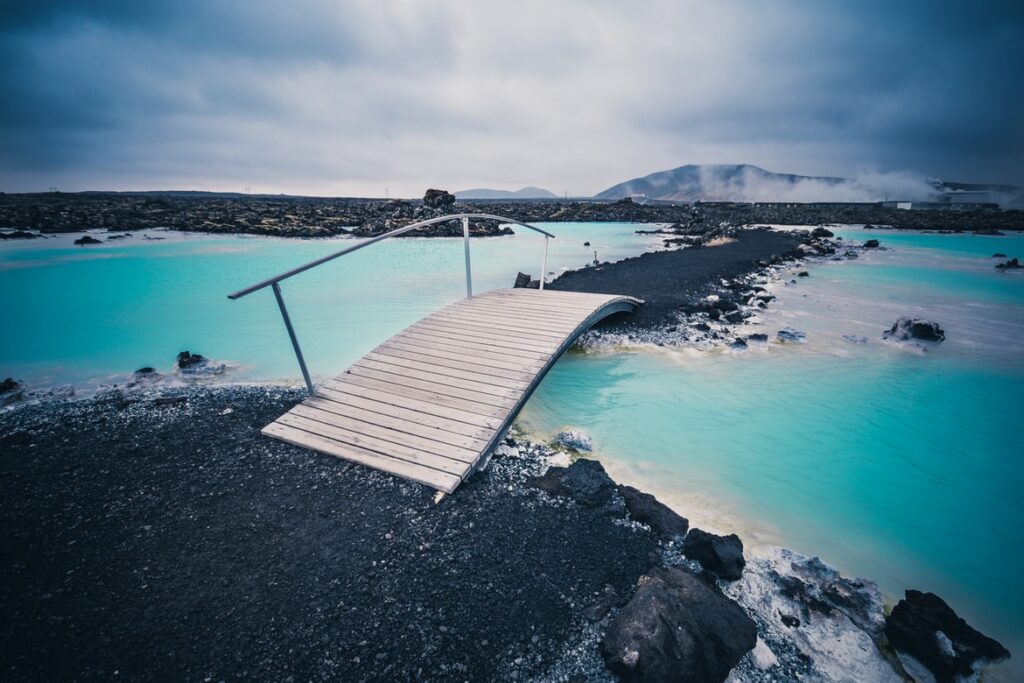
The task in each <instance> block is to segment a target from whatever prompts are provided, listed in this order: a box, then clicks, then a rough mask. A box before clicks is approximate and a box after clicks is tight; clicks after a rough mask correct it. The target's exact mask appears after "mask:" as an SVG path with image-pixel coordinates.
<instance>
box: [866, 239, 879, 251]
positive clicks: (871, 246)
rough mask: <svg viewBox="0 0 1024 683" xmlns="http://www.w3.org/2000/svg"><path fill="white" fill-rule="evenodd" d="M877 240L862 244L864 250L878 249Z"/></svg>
mask: <svg viewBox="0 0 1024 683" xmlns="http://www.w3.org/2000/svg"><path fill="white" fill-rule="evenodd" d="M878 246H879V244H878V240H868V241H867V242H865V243H864V248H865V249H878Z"/></svg>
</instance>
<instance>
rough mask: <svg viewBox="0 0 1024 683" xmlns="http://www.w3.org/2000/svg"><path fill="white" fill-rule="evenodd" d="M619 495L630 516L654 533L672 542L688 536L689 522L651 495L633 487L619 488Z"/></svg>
mask: <svg viewBox="0 0 1024 683" xmlns="http://www.w3.org/2000/svg"><path fill="white" fill-rule="evenodd" d="M619 493H620V494H622V497H623V499H624V500H625V501H626V510H628V511H629V515H630V516H631V517H632V518H633V519H635V520H636V521H638V522H640V523H641V524H646V525H647V526H649V527H651V530H652V531H654V533H656V534H658V535H659V536H661V537H662V538H665V539H670V540H671V539H673V538H681V537H683V536H686V531H687V529H689V528H690V522H689V520H687V519H686V518H685V517H681V516H680V515H678V514H676V513H675V511H674V510H672V508H670V507H669V506H667V505H665V504H664V503H662V502H660V501H659V500H658V499H657V498H655V497H654V496H652V495H651V494H649V493H644V492H643V491H638V490H637V489H635V488H633V487H632V486H619Z"/></svg>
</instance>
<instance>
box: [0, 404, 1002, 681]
mask: <svg viewBox="0 0 1024 683" xmlns="http://www.w3.org/2000/svg"><path fill="white" fill-rule="evenodd" d="M170 398H173V399H175V400H168V399H170ZM301 398H302V394H301V392H299V391H297V390H294V389H283V388H276V387H269V388H268V387H222V388H201V387H191V388H178V389H175V390H173V391H172V392H171V394H168V393H167V391H166V390H154V389H151V388H139V389H137V390H136V391H135V392H133V393H131V394H129V395H127V400H120V401H116V400H112V399H110V398H109V397H107V398H104V397H99V398H95V399H90V400H79V401H50V402H37V403H31V404H23V405H21V406H18V407H15V408H8V409H7V410H5V411H4V412H3V413H0V444H2V446H3V448H2V452H3V454H4V457H3V459H2V460H0V495H3V497H4V500H5V505H4V506H3V508H2V511H0V514H2V515H3V522H4V523H3V525H2V529H3V530H2V532H0V533H2V534H3V547H4V549H5V559H6V561H5V562H4V563H2V564H0V572H2V574H3V576H2V579H3V581H2V585H3V589H2V592H0V608H2V609H3V610H4V613H5V615H7V618H6V619H5V620H4V625H3V627H2V630H3V631H2V632H3V638H2V639H0V643H2V644H0V648H2V660H3V662H4V666H5V677H6V678H7V680H39V679H53V678H61V679H67V678H85V679H99V678H102V679H109V678H111V677H114V676H115V675H116V676H120V677H124V678H127V679H143V680H157V679H166V678H168V677H170V678H189V679H192V678H210V679H213V680H219V679H222V678H228V677H238V676H242V677H245V678H249V679H255V680H270V679H273V680H283V679H287V678H289V677H293V678H296V679H324V678H332V679H337V678H342V679H345V680H409V679H416V680H430V679H437V680H560V681H584V680H588V681H602V680H614V678H615V677H616V676H617V677H619V678H620V679H622V680H645V681H646V680H695V681H722V680H729V681H733V682H740V681H769V680H772V681H789V680H798V679H799V680H822V681H843V680H849V676H850V672H851V671H856V672H858V674H857V676H856V678H857V679H858V680H892V681H899V680H906V678H904V677H905V676H907V675H908V674H914V675H917V676H919V677H920V676H922V675H923V674H922V673H921V672H927V671H931V675H934V677H935V678H934V680H939V681H946V680H949V681H952V680H953V677H952V676H953V675H954V674H955V675H957V676H964V675H967V676H971V675H973V672H974V671H975V669H977V668H980V667H981V666H982V665H983V664H984V663H985V662H987V661H990V660H996V659H1000V658H1002V657H1005V656H1007V655H1008V653H1006V652H1005V650H1004V649H1002V647H1001V646H999V644H998V643H995V641H992V640H991V639H988V638H986V637H984V636H983V635H981V634H979V633H977V632H976V631H974V630H973V629H971V628H970V627H969V626H968V625H967V624H965V623H964V622H963V621H962V620H959V618H958V617H956V616H955V614H953V612H952V610H950V609H949V608H948V606H946V605H945V603H943V602H942V601H941V600H940V599H938V598H937V597H935V596H931V595H930V594H924V593H917V592H908V594H907V596H906V598H904V600H902V601H900V603H899V604H898V605H897V606H896V607H895V608H894V609H893V610H892V611H891V612H890V613H888V614H887V613H886V610H885V608H884V607H883V602H882V598H881V595H880V593H879V591H878V589H877V587H876V586H875V585H874V584H873V583H871V582H870V581H865V580H860V579H857V580H850V579H846V578H843V577H841V576H840V575H839V574H838V572H836V571H835V570H834V569H832V568H831V567H829V566H828V565H826V564H824V563H822V562H821V561H820V560H818V559H816V558H807V557H803V556H800V555H797V554H796V553H792V552H791V551H787V550H784V549H776V550H771V551H769V552H766V553H764V554H757V555H754V556H749V557H744V554H743V546H742V542H741V541H740V539H738V538H736V537H735V536H724V537H723V536H716V535H714V534H709V533H706V532H703V531H701V530H698V529H690V528H689V524H688V523H687V521H686V520H685V518H683V517H681V516H680V515H678V514H677V513H676V512H675V511H673V510H670V509H669V508H667V507H665V506H664V505H662V504H661V503H659V502H658V501H657V500H656V499H654V497H652V496H649V495H647V494H645V493H643V492H640V491H637V490H636V489H633V488H632V487H628V486H623V485H619V484H617V483H615V482H614V481H612V480H611V479H610V478H609V477H608V475H607V474H606V473H605V472H604V469H603V468H602V467H601V465H600V463H599V462H597V461H595V460H591V459H587V458H586V457H579V455H578V454H577V453H575V452H574V451H572V449H568V448H567V447H565V446H561V445H558V446H553V445H548V444H543V443H537V442H533V441H530V440H528V439H527V438H525V437H524V436H523V435H522V434H518V433H513V434H511V435H510V436H509V437H508V438H507V439H506V440H505V442H504V443H503V444H502V445H501V446H499V447H498V448H497V449H496V451H495V453H494V455H493V457H492V458H491V459H490V461H489V462H488V463H487V465H486V467H485V468H484V469H483V470H482V471H480V472H478V473H477V474H475V475H473V476H472V477H471V478H470V479H469V480H468V481H467V482H466V483H465V484H463V486H462V487H460V488H459V490H458V492H457V493H456V494H454V495H452V496H449V497H447V498H445V499H444V500H442V501H441V502H440V503H435V502H434V498H433V491H432V490H430V489H428V488H425V487H422V486H420V485H416V484H411V483H406V482H404V481H402V480H399V479H396V478H394V477H390V476H388V475H385V474H382V473H379V472H376V471H373V470H369V469H367V468H363V467H360V466H357V465H350V464H347V463H344V462H341V461H338V460H335V459H333V458H330V457H327V456H322V455H318V454H315V453H312V452H310V451H307V450H304V449H301V448H297V447H294V446H290V445H288V444H285V443H282V442H278V441H274V440H271V439H266V438H263V437H261V436H260V435H259V428H260V427H261V426H262V425H263V424H265V423H266V422H268V421H270V420H272V419H273V418H274V417H276V416H277V415H278V414H280V413H281V412H284V411H285V410H286V409H287V408H288V407H290V406H291V405H293V404H294V403H295V402H296V401H298V400H301ZM573 443H578V444H579V443H585V442H580V441H575V442H573ZM581 447H584V448H585V445H584V446H581ZM499 614H500V615H501V616H500V618H495V617H496V615H499ZM940 633H941V635H942V637H939V635H937V634H940ZM894 644H896V645H898V646H899V647H900V649H901V650H902V652H899V653H897V652H896V650H894V648H893V645H894ZM908 655H913V657H914V658H913V659H910V658H908ZM684 674H685V677H684ZM918 680H928V679H927V677H924V678H919V679H918Z"/></svg>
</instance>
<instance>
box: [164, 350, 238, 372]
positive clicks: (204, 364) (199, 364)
mask: <svg viewBox="0 0 1024 683" xmlns="http://www.w3.org/2000/svg"><path fill="white" fill-rule="evenodd" d="M175 367H177V369H178V372H179V373H180V374H182V375H192V376H199V375H220V374H223V373H224V371H225V370H226V369H227V365H226V364H224V363H216V362H214V361H212V360H210V359H209V358H206V357H205V356H201V355H199V354H198V353H191V352H189V351H182V352H181V353H179V354H178V358H177V361H176V362H175Z"/></svg>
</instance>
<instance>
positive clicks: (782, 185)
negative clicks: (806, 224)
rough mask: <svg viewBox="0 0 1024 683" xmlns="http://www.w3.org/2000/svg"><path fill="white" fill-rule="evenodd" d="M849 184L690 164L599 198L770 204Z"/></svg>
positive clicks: (840, 180) (739, 166) (627, 183)
mask: <svg viewBox="0 0 1024 683" xmlns="http://www.w3.org/2000/svg"><path fill="white" fill-rule="evenodd" d="M846 182H848V181H847V180H846V179H845V178H831V177H828V176H802V175H793V174H792V173H772V172H771V171H766V170H764V169H763V168H759V167H757V166H751V165H750V164H711V165H697V164H687V165H686V166H680V167H679V168H673V169H672V170H670V171H659V172H657V173H651V174H650V175H646V176H644V177H642V178H634V179H632V180H627V181H625V182H623V183H619V184H618V185H613V186H612V187H609V188H608V189H607V190H605V191H604V192H601V193H599V194H597V195H595V198H596V199H621V198H623V197H628V196H630V195H634V194H643V195H646V196H647V198H648V199H661V200H669V201H680V202H692V201H698V200H702V201H737V202H739V201H761V200H765V201H770V200H771V199H773V198H774V197H773V196H772V195H776V196H778V195H779V194H780V193H779V191H780V190H783V191H785V190H791V189H793V188H796V187H799V186H801V185H804V184H806V183H811V184H813V185H815V186H817V187H818V188H820V189H828V188H834V187H837V186H840V185H842V184H843V183H846ZM783 194H788V192H783ZM804 201H813V199H807V200H804Z"/></svg>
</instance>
